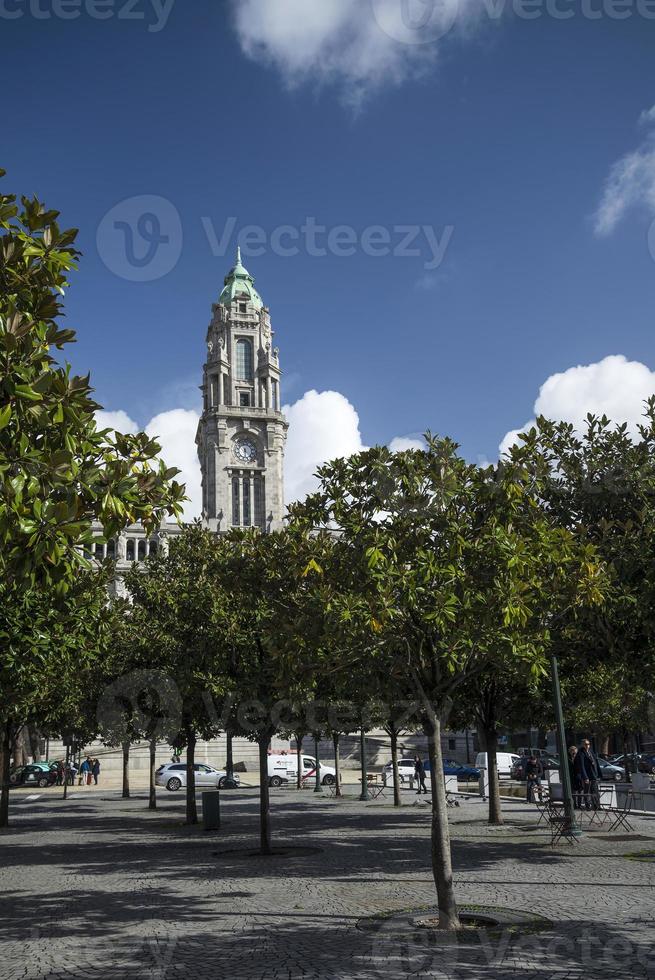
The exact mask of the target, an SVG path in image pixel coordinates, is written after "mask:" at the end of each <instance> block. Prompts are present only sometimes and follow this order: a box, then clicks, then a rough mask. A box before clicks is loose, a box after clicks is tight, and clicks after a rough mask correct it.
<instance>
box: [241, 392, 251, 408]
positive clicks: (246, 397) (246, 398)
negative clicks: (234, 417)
mask: <svg viewBox="0 0 655 980" xmlns="http://www.w3.org/2000/svg"><path fill="white" fill-rule="evenodd" d="M239 405H241V408H249V407H250V392H248V391H241V392H239Z"/></svg>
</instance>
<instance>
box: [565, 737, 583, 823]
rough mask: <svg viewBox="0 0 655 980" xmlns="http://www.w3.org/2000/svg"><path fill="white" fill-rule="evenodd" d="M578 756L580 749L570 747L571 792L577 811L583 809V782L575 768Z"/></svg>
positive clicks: (574, 746)
mask: <svg viewBox="0 0 655 980" xmlns="http://www.w3.org/2000/svg"><path fill="white" fill-rule="evenodd" d="M577 754H578V748H577V746H576V745H571V746H569V758H568V764H569V778H570V780H571V792H572V794H573V808H574V809H575V810H581V809H582V780H581V779H580V776H579V774H578V773H577V772H576V768H575V757H576V755H577Z"/></svg>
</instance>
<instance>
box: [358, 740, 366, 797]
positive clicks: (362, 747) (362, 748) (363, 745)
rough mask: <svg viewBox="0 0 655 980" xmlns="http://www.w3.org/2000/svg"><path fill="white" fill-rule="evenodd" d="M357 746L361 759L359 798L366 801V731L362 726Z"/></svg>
mask: <svg viewBox="0 0 655 980" xmlns="http://www.w3.org/2000/svg"><path fill="white" fill-rule="evenodd" d="M359 748H360V756H361V760H362V792H361V794H360V797H359V798H360V800H364V801H366V800H368V779H367V778H366V732H365V731H364V727H363V726H362V729H361V731H360V733H359Z"/></svg>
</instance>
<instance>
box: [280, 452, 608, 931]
mask: <svg viewBox="0 0 655 980" xmlns="http://www.w3.org/2000/svg"><path fill="white" fill-rule="evenodd" d="M426 444H427V445H426V449H425V450H412V451H407V452H402V453H392V452H391V451H390V450H388V449H386V448H375V449H372V450H369V451H367V452H364V453H361V454H358V455H355V456H352V457H350V458H349V459H345V460H337V461H335V462H333V463H330V464H328V465H326V466H324V467H322V468H321V469H320V470H319V477H320V487H319V490H318V492H317V493H316V494H314V495H312V496H310V497H309V498H308V499H307V500H306V501H305V502H304V503H302V504H298V505H295V506H293V507H292V520H293V521H295V522H298V524H299V525H300V526H305V527H311V528H325V529H332V530H333V531H337V532H338V533H339V534H340V536H341V541H342V543H343V546H344V547H347V548H348V549H349V550H350V562H349V569H350V571H349V574H348V575H347V576H346V574H345V570H344V568H343V567H342V568H341V570H340V575H339V577H338V578H334V579H332V580H331V582H330V592H331V597H330V606H329V615H330V619H331V623H332V628H333V629H334V633H335V644H334V649H335V651H337V652H338V651H339V650H347V649H348V646H349V645H348V643H339V635H340V632H341V624H344V628H345V635H346V636H347V635H348V634H349V633H350V632H351V631H352V623H353V621H357V623H358V624H359V626H360V627H363V626H366V627H367V628H368V632H369V636H370V641H371V646H370V656H371V657H375V658H377V659H379V661H380V664H381V667H383V671H384V673H386V676H387V678H388V685H389V692H390V697H389V700H392V699H394V698H398V697H400V698H402V697H404V696H405V694H409V695H411V696H413V697H415V698H416V699H417V700H419V701H420V706H421V712H422V716H423V720H424V726H425V731H426V734H427V736H428V744H429V755H430V764H431V771H432V773H440V772H442V769H443V760H442V755H441V739H440V736H441V731H442V726H443V725H444V723H445V722H446V720H447V719H448V716H449V713H450V709H451V706H452V704H453V701H454V700H455V698H456V697H457V695H458V692H459V690H460V688H461V687H462V685H463V684H464V683H465V681H466V680H467V679H470V678H472V677H474V676H475V675H479V674H481V673H482V672H483V671H484V670H485V669H486V668H488V667H489V666H490V665H494V664H495V665H498V666H501V665H502V664H503V663H504V662H505V661H506V660H507V659H508V658H511V659H512V660H513V661H515V662H517V663H519V662H520V663H521V664H522V665H523V667H522V669H523V670H524V671H526V672H528V673H533V674H535V675H536V674H538V673H539V672H541V671H543V670H544V666H545V651H546V648H547V644H548V628H547V626H545V625H543V626H542V629H541V630H540V631H539V630H536V629H531V630H530V631H529V633H528V634H527V635H526V624H528V623H529V622H531V620H532V619H533V617H534V611H535V609H536V608H537V607H539V608H541V606H542V605H543V603H544V602H545V601H547V597H548V596H549V595H551V594H556V592H557V582H558V581H559V580H561V579H562V578H566V577H567V576H568V575H569V574H570V573H571V570H572V567H573V565H575V574H576V575H578V576H579V577H581V569H582V568H583V567H584V571H585V576H586V580H587V584H588V591H593V589H594V582H595V578H596V573H597V569H596V566H595V564H594V562H593V560H592V556H591V554H590V555H588V556H587V561H586V564H584V563H581V562H580V556H579V555H578V554H574V551H575V549H574V547H573V544H572V542H571V539H570V535H569V534H568V533H567V532H565V531H561V530H559V529H553V527H552V524H551V522H550V520H548V519H547V518H546V516H545V515H544V513H543V511H542V509H541V507H540V505H539V500H538V493H537V490H538V488H536V487H535V480H534V475H533V474H532V473H530V472H527V471H526V469H525V467H521V466H519V465H511V466H510V465H506V466H503V467H501V468H499V469H498V470H497V471H490V470H481V469H480V468H478V467H476V466H471V465H469V464H467V463H466V462H465V461H464V460H463V459H461V457H459V456H458V455H457V446H456V445H455V444H454V443H452V442H451V441H450V440H448V439H445V440H437V439H434V438H432V437H431V436H429V435H428V436H427V437H426ZM324 574H325V575H326V576H327V575H329V568H326V569H325V570H324ZM544 597H546V599H545V598H544ZM541 621H542V622H543V619H542V620H541ZM347 662H348V658H347V656H346V659H345V661H344V667H345V666H346V664H347ZM431 783H432V808H433V809H432V867H433V872H434V879H435V884H436V890H437V896H438V906H439V923H440V926H441V928H444V929H456V928H458V927H459V917H458V912H457V905H456V901H455V894H454V888H453V878H452V862H451V852H450V839H449V831H448V819H447V814H446V797H445V785H444V781H443V780H442V779H437V778H434V779H432V780H431Z"/></svg>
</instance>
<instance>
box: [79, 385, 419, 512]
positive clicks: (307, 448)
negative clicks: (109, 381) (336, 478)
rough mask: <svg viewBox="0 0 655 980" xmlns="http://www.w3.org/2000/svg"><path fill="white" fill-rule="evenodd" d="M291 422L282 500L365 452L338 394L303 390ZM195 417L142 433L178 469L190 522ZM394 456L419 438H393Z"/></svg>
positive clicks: (121, 416)
mask: <svg viewBox="0 0 655 980" xmlns="http://www.w3.org/2000/svg"><path fill="white" fill-rule="evenodd" d="M283 412H284V414H285V415H286V417H287V420H288V422H289V434H288V438H287V445H286V451H285V457H284V481H285V499H286V502H287V503H291V502H292V501H294V500H301V499H302V498H303V497H304V496H305V495H306V494H307V493H310V492H312V491H313V490H315V489H316V487H317V485H318V481H317V480H316V477H315V476H314V474H315V472H316V470H317V469H318V467H319V466H321V464H322V463H327V462H328V461H329V460H332V459H336V458H337V457H339V456H351V455H352V454H353V453H357V452H361V451H362V450H364V449H366V446H365V445H364V443H363V442H362V437H361V433H360V430H359V415H358V414H357V411H356V410H355V408H354V406H353V405H352V404H351V403H350V402H349V401H348V399H347V398H346V397H345V396H344V395H342V394H340V392H338V391H321V392H318V391H314V390H312V391H306V392H305V394H304V395H303V396H302V398H299V399H298V401H296V402H294V403H293V404H291V405H285V406H284V407H283ZM96 417H97V419H98V424H99V425H101V426H102V427H104V428H115V429H117V430H118V431H119V432H138V431H139V428H140V427H139V425H138V423H137V422H135V421H134V420H133V419H131V418H130V416H129V415H128V414H127V413H126V412H124V411H122V410H118V411H104V410H103V411H101V412H98V413H97V415H96ZM198 420H199V416H198V413H197V412H194V411H192V410H190V409H184V408H174V409H171V410H170V411H167V412H161V413H160V414H159V415H156V416H155V417H154V418H153V419H151V421H150V422H148V424H147V425H146V427H145V431H146V433H147V434H148V435H149V436H151V437H152V438H155V439H156V440H157V442H158V443H159V444H160V446H161V450H162V451H161V456H162V459H164V460H165V461H166V464H167V465H168V466H176V467H177V468H178V469H179V470H180V475H179V476H178V477H177V479H178V480H179V481H180V482H181V483H184V484H185V485H186V495H187V496H188V497H189V498H190V501H189V502H188V503H187V504H186V505H185V509H184V519H185V520H187V521H190V520H193V519H194V518H196V517H199V516H200V513H201V510H202V488H201V480H200V465H199V463H198V456H197V451H196V442H195V439H196V429H197V427H198ZM389 447H390V449H392V450H393V451H394V452H401V451H402V450H405V449H423V448H425V443H424V441H423V440H422V439H417V438H415V437H413V436H397V437H396V438H394V439H392V440H391V442H390V444H389Z"/></svg>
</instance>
